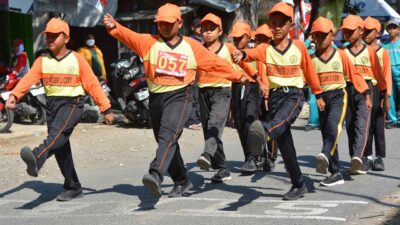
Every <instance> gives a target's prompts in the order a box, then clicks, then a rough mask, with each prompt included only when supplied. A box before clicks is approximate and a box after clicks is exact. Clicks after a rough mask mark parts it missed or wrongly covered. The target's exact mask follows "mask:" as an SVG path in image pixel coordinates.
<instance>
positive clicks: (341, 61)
mask: <svg viewBox="0 0 400 225" xmlns="http://www.w3.org/2000/svg"><path fill="white" fill-rule="evenodd" d="M334 32H335V27H334V26H333V23H332V21H330V20H328V19H326V18H324V17H319V18H318V19H317V20H315V21H314V22H313V25H312V28H311V34H312V37H313V40H314V41H315V44H316V52H315V54H314V56H313V57H312V61H313V65H314V68H315V71H316V72H317V74H318V78H319V81H320V84H321V88H322V90H323V91H324V93H322V98H323V99H324V102H325V103H326V105H325V109H324V110H320V111H319V123H320V125H321V133H322V140H323V146H322V152H321V153H319V154H318V156H317V157H316V158H317V166H316V171H317V172H318V173H322V174H326V173H327V169H328V168H329V172H330V173H331V175H330V176H329V177H327V178H326V179H324V180H323V181H321V182H320V184H321V185H323V186H334V185H338V184H344V179H343V176H342V174H341V172H340V170H339V153H338V140H339V136H340V134H341V132H342V129H343V121H344V118H345V114H346V109H347V92H346V89H345V88H346V80H347V81H349V82H350V81H351V82H352V83H353V86H354V88H355V89H356V90H357V92H358V93H361V94H363V95H365V98H366V102H367V103H366V104H367V105H369V106H368V107H371V106H370V105H371V98H370V95H369V92H368V85H367V83H366V82H365V81H364V79H363V78H362V76H361V75H360V74H359V73H358V72H357V69H356V68H355V67H354V65H353V64H352V63H351V62H350V59H349V58H348V57H347V55H346V53H345V52H344V51H343V50H341V49H338V50H336V49H334V48H333V47H332V41H333V38H334Z"/></svg>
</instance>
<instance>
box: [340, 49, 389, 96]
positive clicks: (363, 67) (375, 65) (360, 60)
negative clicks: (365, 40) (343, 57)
mask: <svg viewBox="0 0 400 225" xmlns="http://www.w3.org/2000/svg"><path fill="white" fill-rule="evenodd" d="M344 51H345V52H346V54H347V56H348V58H349V59H350V60H351V62H352V63H353V64H354V66H355V67H356V68H357V70H358V72H359V73H360V74H361V76H363V77H364V79H365V80H371V81H372V82H373V83H374V82H376V83H377V85H378V88H379V90H380V91H386V90H387V88H386V79H385V77H384V76H383V74H382V68H381V66H380V63H379V59H378V56H377V55H376V51H375V49H374V48H373V47H371V46H368V45H364V46H363V48H362V49H361V50H360V52H358V53H357V54H356V53H353V52H352V51H351V50H350V49H349V48H346V49H345V50H344ZM374 79H375V81H374Z"/></svg>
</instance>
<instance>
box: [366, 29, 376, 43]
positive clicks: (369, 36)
mask: <svg viewBox="0 0 400 225" xmlns="http://www.w3.org/2000/svg"><path fill="white" fill-rule="evenodd" d="M378 37H379V33H378V31H376V30H375V29H372V30H364V34H363V40H364V42H365V43H366V44H367V45H369V44H371V43H372V42H374V41H375V40H376V39H377V38H378Z"/></svg>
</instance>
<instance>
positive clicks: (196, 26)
mask: <svg viewBox="0 0 400 225" xmlns="http://www.w3.org/2000/svg"><path fill="white" fill-rule="evenodd" d="M192 31H193V34H192V36H190V37H191V38H193V39H194V40H196V41H198V42H200V43H203V38H202V36H201V26H200V18H195V19H194V20H193V23H192Z"/></svg>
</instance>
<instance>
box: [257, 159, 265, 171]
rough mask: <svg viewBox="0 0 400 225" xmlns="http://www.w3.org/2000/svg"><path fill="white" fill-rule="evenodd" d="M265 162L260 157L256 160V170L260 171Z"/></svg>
mask: <svg viewBox="0 0 400 225" xmlns="http://www.w3.org/2000/svg"><path fill="white" fill-rule="evenodd" d="M265 161H266V160H265V157H264V156H261V157H260V158H258V160H257V161H256V166H257V169H262V168H263V167H264V164H265Z"/></svg>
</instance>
